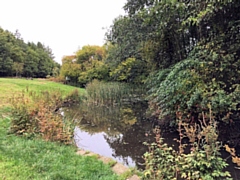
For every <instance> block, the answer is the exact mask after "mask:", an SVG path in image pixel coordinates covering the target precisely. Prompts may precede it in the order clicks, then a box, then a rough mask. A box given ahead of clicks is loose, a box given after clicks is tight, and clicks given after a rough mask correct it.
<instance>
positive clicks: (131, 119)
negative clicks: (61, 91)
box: [65, 103, 146, 136]
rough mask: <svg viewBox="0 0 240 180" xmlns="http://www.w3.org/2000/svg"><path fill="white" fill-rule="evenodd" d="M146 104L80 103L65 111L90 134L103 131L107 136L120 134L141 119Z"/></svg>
mask: <svg viewBox="0 0 240 180" xmlns="http://www.w3.org/2000/svg"><path fill="white" fill-rule="evenodd" d="M145 111H146V104H143V103H135V104H125V105H122V106H118V105H115V106H95V105H93V104H91V105H84V104H81V105H80V106H77V107H71V108H69V109H67V111H65V115H66V116H67V117H70V118H73V116H75V117H74V119H75V121H76V122H77V126H79V127H80V128H81V130H83V131H86V132H89V133H90V134H94V133H99V132H105V133H106V134H108V135H109V136H114V135H118V134H121V133H122V131H125V130H126V129H131V126H132V125H133V124H135V123H136V122H137V121H139V120H141V119H143V118H144V117H143V116H144V115H145ZM76 115H77V116H76Z"/></svg>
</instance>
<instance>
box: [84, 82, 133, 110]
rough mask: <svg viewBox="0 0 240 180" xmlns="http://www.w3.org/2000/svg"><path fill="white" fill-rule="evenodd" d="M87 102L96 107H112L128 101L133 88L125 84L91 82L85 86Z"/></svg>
mask: <svg viewBox="0 0 240 180" xmlns="http://www.w3.org/2000/svg"><path fill="white" fill-rule="evenodd" d="M86 91H87V101H88V103H94V104H97V105H113V104H115V103H122V102H123V101H130V100H131V98H132V96H133V94H134V88H133V87H131V86H130V85H128V84H125V83H119V82H101V81H98V80H93V81H92V82H91V83H89V84H87V86H86Z"/></svg>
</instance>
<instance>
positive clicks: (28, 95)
mask: <svg viewBox="0 0 240 180" xmlns="http://www.w3.org/2000/svg"><path fill="white" fill-rule="evenodd" d="M10 102H11V106H12V120H11V127H10V132H11V133H14V134H17V135H23V136H26V137H36V136H37V137H41V138H43V139H44V140H47V141H57V142H62V143H65V144H69V143H70V142H71V139H72V134H73V128H72V127H71V124H70V123H69V122H68V121H64V119H63V117H62V116H61V115H60V114H58V113H56V111H57V109H58V108H59V107H60V106H61V105H62V103H63V102H64V99H63V98H62V94H61V92H59V91H55V92H51V93H50V92H48V91H43V92H41V93H36V92H32V91H31V92H27V91H23V92H22V93H21V94H19V95H17V96H15V97H12V98H11V101H10Z"/></svg>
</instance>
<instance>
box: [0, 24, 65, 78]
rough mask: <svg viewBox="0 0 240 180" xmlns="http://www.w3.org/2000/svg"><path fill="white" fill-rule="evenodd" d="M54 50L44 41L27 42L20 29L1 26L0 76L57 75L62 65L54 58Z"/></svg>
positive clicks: (42, 76)
mask: <svg viewBox="0 0 240 180" xmlns="http://www.w3.org/2000/svg"><path fill="white" fill-rule="evenodd" d="M53 58H54V57H53V53H52V50H51V49H50V48H49V47H47V46H44V45H43V44H42V43H40V42H38V43H37V44H35V43H33V42H28V43H25V42H24V40H23V39H22V38H21V35H20V33H19V32H18V31H16V32H15V33H11V32H9V31H7V30H4V29H2V28H1V27H0V77H4V76H24V77H41V78H45V77H46V76H48V75H49V76H57V75H58V74H59V71H60V65H59V64H58V63H56V62H55V61H54V60H53Z"/></svg>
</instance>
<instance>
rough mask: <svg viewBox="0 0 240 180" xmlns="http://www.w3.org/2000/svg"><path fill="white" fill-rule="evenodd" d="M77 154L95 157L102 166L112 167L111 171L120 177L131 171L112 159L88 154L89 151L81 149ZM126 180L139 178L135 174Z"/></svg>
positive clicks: (138, 179)
mask: <svg viewBox="0 0 240 180" xmlns="http://www.w3.org/2000/svg"><path fill="white" fill-rule="evenodd" d="M77 154H78V155H81V156H95V157H97V158H98V160H100V161H102V162H103V163H104V164H109V165H112V166H111V168H112V171H113V172H114V173H116V174H117V175H121V174H124V173H128V172H129V173H130V172H131V170H130V169H129V168H128V167H126V166H124V165H123V164H121V163H118V162H116V161H115V160H113V159H112V158H109V157H105V156H101V155H99V154H96V153H93V152H90V151H86V150H83V149H80V150H78V151H77ZM130 174H131V173H130ZM126 180H140V177H139V176H137V175H136V174H134V175H131V176H130V177H128V178H127V179H126Z"/></svg>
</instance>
